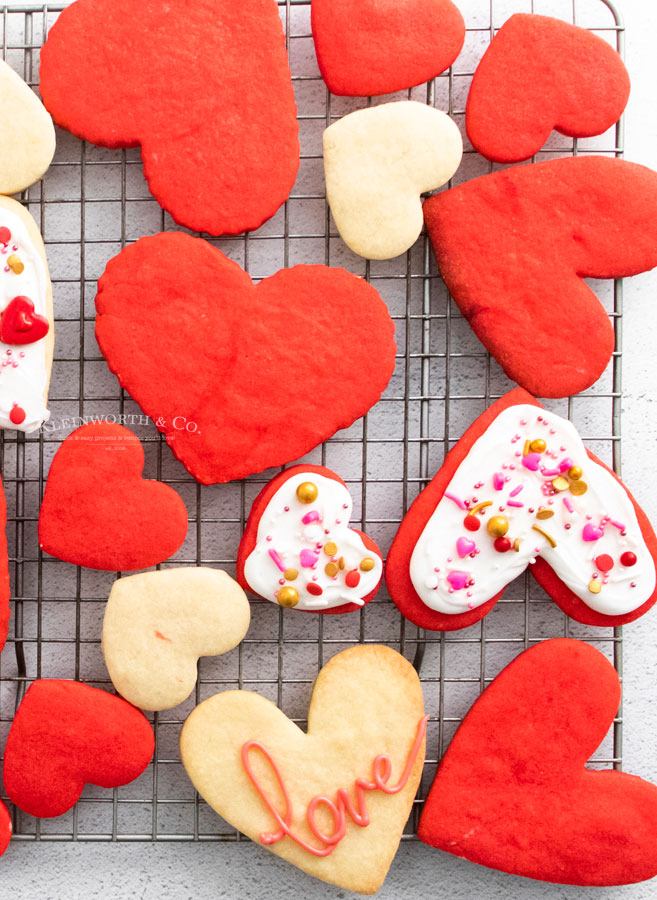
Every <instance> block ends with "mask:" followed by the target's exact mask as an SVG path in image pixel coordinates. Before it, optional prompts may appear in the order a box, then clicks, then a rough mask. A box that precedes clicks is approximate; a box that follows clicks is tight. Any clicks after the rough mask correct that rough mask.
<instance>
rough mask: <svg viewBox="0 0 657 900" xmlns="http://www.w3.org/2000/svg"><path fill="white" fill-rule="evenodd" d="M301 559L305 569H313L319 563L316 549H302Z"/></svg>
mask: <svg viewBox="0 0 657 900" xmlns="http://www.w3.org/2000/svg"><path fill="white" fill-rule="evenodd" d="M299 560H300V562H301V565H302V566H303V567H304V569H312V567H313V566H315V565H317V555H316V553H315V552H314V550H302V551H301V553H300V554H299Z"/></svg>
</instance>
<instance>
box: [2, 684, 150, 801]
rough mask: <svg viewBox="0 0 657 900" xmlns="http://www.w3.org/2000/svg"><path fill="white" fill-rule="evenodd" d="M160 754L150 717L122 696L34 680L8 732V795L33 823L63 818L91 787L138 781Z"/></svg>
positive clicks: (86, 686) (6, 763)
mask: <svg viewBox="0 0 657 900" xmlns="http://www.w3.org/2000/svg"><path fill="white" fill-rule="evenodd" d="M154 747H155V738H154V736H153V729H152V728H151V726H150V725H149V724H148V721H147V720H146V718H145V717H144V716H143V715H142V713H140V712H139V710H138V709H135V708H134V706H130V704H129V703H126V702H125V700H121V698H120V697H116V696H115V695H114V694H108V693H107V692H106V691H100V690H98V689H97V688H93V687H89V685H86V684H80V683H79V682H77V681H58V680H54V679H53V680H52V681H51V680H47V681H43V680H40V681H35V682H34V683H33V684H32V685H30V687H29V688H28V690H27V693H26V694H25V697H24V698H23V700H22V701H21V704H20V706H19V707H18V710H17V711H16V715H15V717H14V721H13V722H12V724H11V728H10V729H9V737H8V738H7V746H6V747H5V761H4V781H5V789H6V791H7V795H8V797H9V799H10V800H11V801H12V803H15V804H16V806H18V808H19V809H22V810H23V812H26V813H28V814H29V815H31V816H40V817H44V818H50V817H52V816H61V815H62V813H65V812H66V811H67V810H68V809H70V808H71V807H72V806H73V805H74V804H75V803H77V801H78V799H79V797H80V794H81V793H82V789H83V788H84V785H85V784H97V785H99V786H100V787H104V788H114V787H119V786H120V785H122V784H128V783H129V782H130V781H134V780H135V778H137V777H138V776H139V775H141V773H142V772H143V771H144V769H145V768H146V766H147V765H148V763H149V762H150V759H151V756H152V755H153V750H154Z"/></svg>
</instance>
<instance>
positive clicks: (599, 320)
mask: <svg viewBox="0 0 657 900" xmlns="http://www.w3.org/2000/svg"><path fill="white" fill-rule="evenodd" d="M424 215H425V219H426V222H427V227H428V229H429V235H430V237H431V240H432V243H433V247H434V251H435V253H436V259H437V260H438V265H439V266H440V272H441V275H442V276H443V279H444V280H445V283H446V284H447V287H448V288H449V291H450V293H451V295H452V297H453V298H454V300H455V302H456V303H457V305H458V307H459V309H460V310H461V312H462V313H463V315H464V316H465V317H466V318H467V320H468V322H469V323H470V326H471V327H472V329H473V331H474V332H475V334H476V335H477V337H478V338H479V340H480V341H481V342H482V343H483V344H484V346H485V347H486V349H487V350H489V351H490V353H491V354H492V355H493V356H494V357H495V359H496V360H497V361H498V363H499V364H500V365H501V366H502V368H503V369H504V371H505V372H506V374H507V375H508V376H509V378H512V379H513V380H514V381H516V382H517V383H518V384H520V385H521V387H524V388H526V389H527V390H528V391H531V392H532V393H534V394H537V395H538V396H541V397H565V396H568V395H570V394H576V393H578V392H579V391H583V390H585V389H586V388H588V387H590V385H592V384H593V382H594V381H596V379H597V378H599V377H600V375H601V374H602V372H603V371H604V369H605V367H606V366H607V364H608V363H609V360H610V359H611V354H612V351H613V348H614V331H613V328H612V326H611V323H610V321H609V316H608V314H607V313H606V312H605V310H604V309H603V307H602V305H601V304H600V303H599V301H598V298H597V297H596V296H595V294H594V293H593V291H592V290H591V289H590V288H589V287H588V286H587V284H586V283H585V281H584V278H622V277H624V276H626V275H636V274H638V273H639V272H644V271H646V270H647V269H652V268H653V267H654V266H655V265H657V242H656V241H655V240H654V239H653V235H654V232H655V229H656V228H657V173H655V172H653V171H651V170H650V169H646V168H645V167H644V166H637V165H635V164H633V163H629V162H624V161H623V160H620V159H609V158H606V157H602V156H587V157H583V156H579V157H574V158H573V157H568V158H564V159H554V160H549V161H548V162H542V163H537V164H536V165H532V166H518V167H516V168H513V169H507V170H505V171H502V172H495V173H494V174H492V175H485V176H483V177H481V178H476V179H474V181H468V182H466V183H465V184H462V185H459V186H458V187H456V188H453V189H452V190H450V191H443V192H442V193H440V194H436V195H434V196H433V197H430V198H429V199H428V200H427V201H426V203H425V204H424Z"/></svg>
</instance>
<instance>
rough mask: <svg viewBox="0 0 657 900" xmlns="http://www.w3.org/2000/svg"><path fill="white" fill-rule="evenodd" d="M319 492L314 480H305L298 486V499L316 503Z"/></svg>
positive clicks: (301, 501)
mask: <svg viewBox="0 0 657 900" xmlns="http://www.w3.org/2000/svg"><path fill="white" fill-rule="evenodd" d="M317 494H319V491H318V490H317V485H316V484H313V483H312V481H304V482H303V483H302V484H300V485H299V487H298V488H297V500H299V502H300V503H314V502H315V500H317Z"/></svg>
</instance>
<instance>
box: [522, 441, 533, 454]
mask: <svg viewBox="0 0 657 900" xmlns="http://www.w3.org/2000/svg"><path fill="white" fill-rule="evenodd" d="M531 449H532V442H531V441H530V440H529V438H527V440H526V441H525V446H524V447H523V449H522V455H523V456H529V454H530V452H531Z"/></svg>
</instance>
